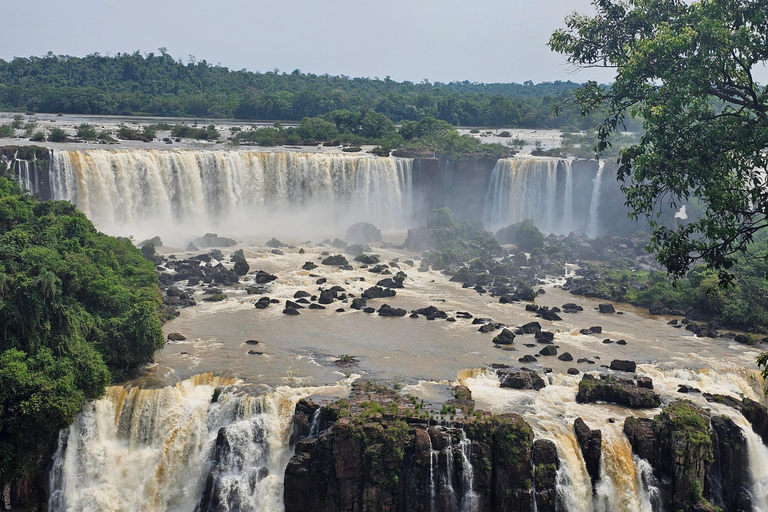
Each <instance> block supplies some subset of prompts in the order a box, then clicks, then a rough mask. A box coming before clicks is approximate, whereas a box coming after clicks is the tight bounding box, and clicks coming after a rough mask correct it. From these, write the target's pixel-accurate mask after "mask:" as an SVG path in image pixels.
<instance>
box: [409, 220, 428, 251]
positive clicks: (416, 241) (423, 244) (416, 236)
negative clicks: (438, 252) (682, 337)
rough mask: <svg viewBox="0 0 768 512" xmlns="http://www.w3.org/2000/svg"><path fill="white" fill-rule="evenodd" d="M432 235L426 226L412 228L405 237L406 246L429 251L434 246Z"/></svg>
mask: <svg viewBox="0 0 768 512" xmlns="http://www.w3.org/2000/svg"><path fill="white" fill-rule="evenodd" d="M434 245H435V244H434V242H433V241H432V236H430V234H429V231H428V230H427V228H426V227H424V226H419V227H417V228H411V229H409V230H408V236H407V237H406V239H405V244H404V246H405V248H406V249H409V250H411V251H427V250H429V249H432V248H433V247H434Z"/></svg>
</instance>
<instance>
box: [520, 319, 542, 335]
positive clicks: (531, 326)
mask: <svg viewBox="0 0 768 512" xmlns="http://www.w3.org/2000/svg"><path fill="white" fill-rule="evenodd" d="M520 330H521V331H522V333H523V334H536V333H537V332H541V324H540V323H539V322H528V323H527V324H525V325H523V326H521V327H520Z"/></svg>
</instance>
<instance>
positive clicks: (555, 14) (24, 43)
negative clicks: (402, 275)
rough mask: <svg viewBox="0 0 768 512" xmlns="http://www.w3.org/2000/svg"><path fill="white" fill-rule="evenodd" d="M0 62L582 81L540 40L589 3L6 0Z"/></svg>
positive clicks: (597, 74)
mask: <svg viewBox="0 0 768 512" xmlns="http://www.w3.org/2000/svg"><path fill="white" fill-rule="evenodd" d="M3 4H4V5H3V19H4V20H5V23H3V30H2V44H0V58H2V59H5V60H10V59H12V58H13V57H28V56H30V55H44V54H46V53H48V51H52V52H53V53H55V54H57V55H64V54H66V55H74V56H84V55H87V54H89V53H94V52H98V53H100V54H102V55H104V54H112V55H114V54H115V53H117V52H131V53H132V52H134V51H137V50H139V51H141V52H142V53H148V52H155V53H157V49H158V48H160V47H166V48H168V52H169V53H170V54H171V55H173V56H174V57H176V58H179V57H181V58H183V59H184V61H187V60H188V58H189V55H190V54H191V55H194V56H195V57H196V58H197V59H198V60H202V59H205V60H207V61H208V62H209V63H211V64H221V65H223V66H227V67H229V68H230V69H234V70H237V69H242V68H246V69H248V70H251V71H270V70H272V69H274V68H278V69H280V70H281V71H286V72H291V71H293V70H294V69H301V70H302V71H304V72H311V73H316V74H323V73H328V74H330V75H339V74H343V75H348V76H353V77H356V76H364V77H375V76H377V77H379V78H384V77H385V76H387V75H389V76H391V78H392V79H393V80H398V81H402V80H411V81H414V82H418V81H421V80H422V79H424V78H427V79H429V80H430V81H433V82H435V81H441V82H449V81H452V80H469V81H476V82H523V81H525V80H533V81H534V82H542V81H553V80H573V81H576V82H583V81H586V80H589V79H595V80H599V81H601V82H608V81H610V80H611V76H612V74H611V73H609V72H607V71H605V70H588V71H580V72H578V73H574V72H573V70H572V69H571V68H569V67H568V66H567V65H566V63H565V59H564V58H563V57H562V56H560V55H558V54H555V53H552V52H551V51H550V50H549V49H548V48H547V46H546V42H547V40H548V39H549V36H550V34H551V33H552V31H553V30H555V29H556V28H558V27H561V26H562V25H563V19H564V18H565V16H567V15H568V14H570V13H571V12H573V11H578V12H582V13H592V12H593V11H594V8H593V7H592V5H591V3H590V1H589V0H535V1H521V0H410V1H406V0H388V1H381V2H365V1H359V0H358V1H353V0H325V1H322V0H293V1H291V2H274V1H273V2H267V1H264V0H254V1H251V2H242V1H233V0H165V1H161V0H133V1H131V0H128V1H121V2H118V1H115V0H68V1H61V0H56V1H53V0H8V1H6V2H3Z"/></svg>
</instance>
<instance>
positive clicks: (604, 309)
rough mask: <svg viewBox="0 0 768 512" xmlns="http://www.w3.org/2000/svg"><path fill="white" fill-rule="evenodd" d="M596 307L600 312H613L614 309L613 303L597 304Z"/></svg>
mask: <svg viewBox="0 0 768 512" xmlns="http://www.w3.org/2000/svg"><path fill="white" fill-rule="evenodd" d="M597 307H598V309H599V310H600V312H601V313H615V312H616V310H615V309H614V307H613V304H598V305H597Z"/></svg>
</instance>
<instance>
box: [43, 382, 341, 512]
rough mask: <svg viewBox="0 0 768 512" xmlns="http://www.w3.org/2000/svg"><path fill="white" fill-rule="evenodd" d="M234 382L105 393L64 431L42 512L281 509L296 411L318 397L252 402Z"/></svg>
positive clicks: (298, 391)
mask: <svg viewBox="0 0 768 512" xmlns="http://www.w3.org/2000/svg"><path fill="white" fill-rule="evenodd" d="M347 381H349V382H347ZM236 382H237V381H235V380H234V379H225V378H220V377H214V376H213V375H211V374H205V375H201V376H197V377H194V378H193V379H189V380H186V381H183V382H181V383H179V384H177V385H175V386H167V387H164V388H161V389H151V390H150V389H139V388H124V387H120V386H115V387H111V388H109V389H108V390H107V394H106V396H105V397H104V398H102V399H101V400H97V401H95V402H91V403H88V404H86V405H85V407H84V409H83V411H82V412H81V413H80V414H79V415H78V416H77V418H76V420H75V422H74V423H73V424H72V425H71V426H70V427H69V428H68V429H65V430H63V431H62V433H61V436H60V440H59V444H58V447H57V451H56V454H55V456H54V459H53V470H52V471H51V474H50V486H51V494H50V499H49V503H48V510H50V511H76V510H94V511H96V510H137V511H156V510H166V511H182V510H195V509H196V508H197V509H199V510H203V511H204V510H222V511H229V510H253V511H264V512H267V511H269V512H272V511H279V510H281V509H282V507H283V477H284V472H285V467H286V465H287V463H288V459H289V458H290V456H291V450H290V448H289V437H290V433H291V428H292V419H293V410H294V407H295V404H296V403H297V402H298V400H299V399H300V398H301V397H302V396H306V395H307V394H309V393H311V392H314V391H317V390H318V388H287V387H281V388H278V389H276V390H275V391H273V392H271V393H268V394H265V395H261V396H250V395H248V394H243V393H242V392H235V391H234V389H230V388H228V386H231V385H232V384H235V383H236ZM350 382H351V379H346V380H345V381H342V382H341V383H340V384H339V386H341V387H345V386H346V387H347V388H348V385H349V383H350ZM216 387H224V389H225V391H224V392H222V393H221V394H220V395H219V396H218V399H217V401H216V402H214V403H212V401H211V398H212V396H213V392H214V389H215V388H216ZM331 390H332V388H330V387H329V388H327V389H326V391H331ZM201 496H203V498H202V502H201ZM198 507H199V508H198Z"/></svg>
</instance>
